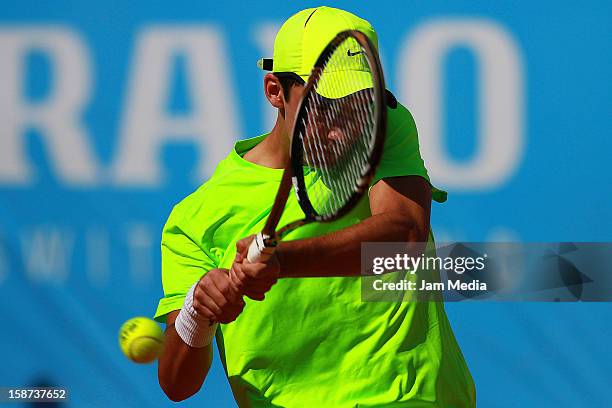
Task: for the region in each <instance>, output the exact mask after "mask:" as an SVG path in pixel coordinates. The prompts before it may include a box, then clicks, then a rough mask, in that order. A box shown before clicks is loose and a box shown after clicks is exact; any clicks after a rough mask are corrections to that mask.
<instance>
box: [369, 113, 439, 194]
mask: <svg viewBox="0 0 612 408" xmlns="http://www.w3.org/2000/svg"><path fill="white" fill-rule="evenodd" d="M387 114H388V116H387V134H386V137H385V144H384V148H383V154H382V158H381V161H380V164H379V165H378V168H377V169H376V173H375V175H374V179H373V180H372V185H374V184H376V183H377V182H378V181H380V180H381V179H383V178H387V177H401V176H420V177H423V178H424V179H425V180H427V181H428V182H429V183H430V185H431V182H430V180H429V175H428V173H427V169H426V168H425V163H424V162H423V158H422V157H421V152H420V149H419V138H418V134H417V129H416V125H415V123H414V119H413V118H412V114H410V112H409V111H408V109H406V108H405V107H404V106H402V105H401V104H399V103H398V104H397V107H396V108H395V109H393V108H389V109H388V111H387ZM431 192H432V197H433V199H434V200H435V201H438V202H444V201H446V192H445V191H442V190H438V189H437V188H435V187H433V185H432V187H431Z"/></svg>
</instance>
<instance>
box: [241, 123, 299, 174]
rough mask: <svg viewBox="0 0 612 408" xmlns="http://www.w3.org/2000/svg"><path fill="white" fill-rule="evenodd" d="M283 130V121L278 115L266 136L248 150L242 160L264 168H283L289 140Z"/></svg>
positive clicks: (287, 158)
mask: <svg viewBox="0 0 612 408" xmlns="http://www.w3.org/2000/svg"><path fill="white" fill-rule="evenodd" d="M284 129H285V123H284V120H283V118H282V117H281V116H280V115H279V117H278V119H277V120H276V124H275V125H274V128H273V129H272V130H271V131H270V133H269V134H268V136H266V138H265V139H264V140H263V141H261V142H260V143H259V144H258V145H257V146H255V147H254V148H252V149H251V150H249V151H248V152H247V153H246V154H245V155H244V159H245V160H248V161H250V162H251V163H255V164H257V165H260V166H264V167H270V168H273V169H282V168H284V167H285V165H286V164H287V161H288V160H289V138H288V137H287V135H286V133H285V131H284Z"/></svg>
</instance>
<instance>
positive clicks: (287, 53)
mask: <svg viewBox="0 0 612 408" xmlns="http://www.w3.org/2000/svg"><path fill="white" fill-rule="evenodd" d="M347 29H355V30H359V31H361V32H363V33H365V34H366V35H367V36H368V37H369V38H370V39H371V40H372V42H373V43H374V44H377V35H376V33H375V31H374V29H373V28H372V26H371V25H370V24H369V23H368V22H367V21H365V20H363V19H361V18H359V17H357V16H355V15H353V14H351V13H348V12H346V11H343V10H339V9H334V8H329V7H318V8H312V9H307V10H303V11H300V12H299V13H297V14H295V15H293V16H292V17H290V18H289V19H288V20H287V21H286V22H285V23H284V24H283V26H282V27H281V29H280V31H279V32H278V34H277V36H276V40H275V43H274V56H273V59H272V60H269V59H264V60H262V63H261V64H260V65H261V66H262V67H263V68H264V69H267V70H270V71H271V72H270V73H267V74H266V75H265V77H264V93H265V96H266V98H267V100H268V101H269V102H270V104H271V105H272V106H273V107H274V108H276V109H277V110H278V116H277V119H276V123H275V125H274V128H273V129H272V130H271V131H270V132H269V133H267V134H265V135H262V136H259V137H256V138H253V139H248V140H243V141H239V142H238V143H236V145H235V147H234V149H233V150H232V151H231V152H230V153H229V155H228V156H227V157H226V158H225V159H224V160H222V161H221V162H220V163H219V165H218V166H217V168H216V170H215V172H214V174H213V175H212V177H211V178H210V179H209V180H208V181H207V182H206V183H204V184H203V185H202V186H201V187H200V188H199V189H198V190H196V191H195V192H194V193H193V194H191V195H190V196H188V197H187V198H185V199H184V200H183V201H181V202H180V203H179V204H178V205H176V206H175V207H174V209H173V211H172V213H171V214H170V216H169V218H168V221H167V223H166V225H165V227H164V229H163V235H162V282H163V288H164V296H163V298H162V299H161V300H160V302H159V306H158V309H157V312H156V319H157V320H159V321H160V322H166V323H167V330H166V347H165V351H164V353H163V354H162V356H161V357H160V360H159V382H160V385H161V387H162V389H163V390H164V392H165V393H166V394H167V395H168V397H169V398H170V399H172V400H173V401H180V400H184V399H186V398H188V397H190V396H192V395H194V394H195V393H196V392H198V390H199V389H200V387H201V386H202V384H203V382H204V379H205V378H206V375H207V373H208V371H209V369H210V367H211V363H212V359H213V351H212V340H213V339H214V338H215V335H216V341H217V345H218V348H219V354H220V356H219V357H220V358H221V360H222V362H223V365H224V367H225V371H226V374H227V377H228V379H229V383H230V385H231V388H232V391H233V393H234V397H235V399H236V401H237V403H238V405H239V406H241V407H357V406H359V407H399V406H408V407H473V406H475V389H474V384H473V381H472V378H471V375H470V372H469V370H468V368H467V366H466V363H465V361H464V358H463V356H462V353H461V351H460V349H459V346H458V345H457V342H456V341H455V338H454V335H453V333H452V330H451V327H450V324H449V322H448V319H447V317H446V314H445V312H444V307H443V304H442V303H439V302H403V303H402V302H362V301H361V292H360V278H359V274H360V265H359V264H360V245H361V242H366V241H415V242H425V241H428V240H430V241H431V240H433V237H432V233H431V231H430V227H429V225H430V222H429V215H430V205H431V200H432V197H433V199H434V200H436V201H439V202H442V201H444V200H445V199H446V197H445V193H444V192H442V191H440V190H437V189H435V188H433V187H432V185H431V184H430V181H429V177H428V175H427V170H426V169H425V166H424V163H423V160H422V159H421V156H420V152H419V145H418V139H417V131H416V127H415V123H414V121H413V118H412V116H411V115H410V113H409V112H408V110H407V109H406V108H405V107H403V106H402V105H401V104H400V103H398V102H397V100H396V99H395V98H394V97H393V95H392V94H391V93H388V95H387V96H388V130H387V135H386V141H385V147H384V152H383V157H382V161H381V164H380V166H379V168H378V170H377V173H376V176H375V178H374V180H373V182H372V186H371V188H370V191H369V195H368V196H367V197H364V199H363V200H362V202H361V203H360V204H359V205H358V206H357V208H356V209H354V210H353V211H352V212H350V213H349V214H348V215H347V216H345V217H343V218H342V219H341V220H339V221H336V222H333V223H328V224H318V223H315V224H310V225H307V226H305V227H303V228H298V229H297V230H295V231H293V232H291V233H290V234H289V235H288V236H287V237H286V238H285V239H284V240H283V241H282V242H281V243H280V244H279V246H278V247H277V250H276V252H275V255H274V256H272V257H271V258H270V259H269V260H268V261H266V262H263V263H262V262H260V263H252V264H248V263H245V262H242V260H243V259H244V257H245V255H246V248H247V247H248V244H249V243H250V240H251V239H252V234H255V233H257V232H259V231H260V230H261V228H262V226H263V223H264V222H265V220H266V218H267V216H268V214H269V212H270V208H271V206H272V203H273V201H274V196H275V194H276V191H277V188H278V185H279V181H280V178H281V175H282V172H283V167H284V165H285V163H286V161H287V159H288V156H289V143H290V137H291V129H292V120H293V118H294V117H295V114H296V110H297V105H298V102H299V99H300V95H301V92H302V89H303V85H304V81H305V80H306V79H307V78H308V75H309V74H310V70H311V68H312V66H313V64H314V62H315V61H316V59H317V57H318V55H319V54H320V53H321V51H322V50H323V48H324V47H325V46H326V45H327V44H328V42H329V41H330V40H331V39H332V38H333V37H334V36H335V35H336V34H337V33H339V32H340V31H344V30H347ZM231 136H232V135H219V137H231ZM302 216H303V215H302V213H301V210H300V208H299V205H298V204H297V202H296V200H295V198H294V197H290V199H289V202H288V204H287V207H286V208H285V211H284V213H283V219H282V220H281V222H280V224H281V225H283V224H284V223H287V222H290V221H293V220H297V219H300V218H302ZM232 265H233V267H234V271H235V272H236V278H237V280H236V279H234V280H232V279H230V277H229V275H228V269H229V268H231V267H232ZM243 295H246V296H244V297H243ZM211 321H214V322H219V325H217V324H211V323H210V322H211ZM208 392H213V391H212V390H209V391H208Z"/></svg>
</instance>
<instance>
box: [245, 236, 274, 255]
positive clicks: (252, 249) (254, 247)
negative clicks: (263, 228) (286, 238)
mask: <svg viewBox="0 0 612 408" xmlns="http://www.w3.org/2000/svg"><path fill="white" fill-rule="evenodd" d="M269 238H270V237H269V236H268V235H264V234H262V233H261V232H260V233H259V234H257V235H256V236H255V239H254V240H253V241H252V242H251V245H249V252H248V253H247V261H249V262H265V261H267V260H268V259H270V257H271V256H272V254H273V253H274V249H275V248H276V246H275V245H274V246H271V245H267V246H266V240H268V239H269Z"/></svg>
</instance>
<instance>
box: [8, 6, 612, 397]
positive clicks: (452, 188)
mask: <svg viewBox="0 0 612 408" xmlns="http://www.w3.org/2000/svg"><path fill="white" fill-rule="evenodd" d="M314 5H316V4H314ZM310 6H313V4H312V3H310V2H303V1H293V2H278V1H277V2H267V1H260V2H242V3H240V2H238V3H237V2H206V1H197V2H196V1H184V0H176V1H173V2H147V1H142V0H133V1H130V2H119V1H103V2H93V1H56V0H49V1H45V2H36V1H31V0H22V1H19V2H15V1H13V2H9V1H7V0H3V1H2V7H1V8H0V9H1V10H2V11H1V12H0V294H1V295H0V317H1V319H2V321H1V323H2V327H3V329H2V340H0V344H1V345H2V349H3V352H4V358H3V364H2V368H1V369H0V386H20V387H23V386H28V385H41V386H62V387H66V388H68V389H69V391H70V393H69V395H70V401H69V402H68V403H67V406H74V407H90V406H91V407H106V406H121V407H128V406H130V407H131V406H134V407H141V406H166V405H169V404H170V403H169V402H168V400H167V398H166V397H165V396H164V395H163V392H162V391H161V390H160V388H159V386H158V384H157V378H156V367H155V365H150V366H138V365H134V364H132V363H130V362H129V361H128V360H127V359H126V358H125V357H124V356H123V355H122V354H121V352H120V350H119V347H118V341H117V331H118V329H119V327H120V326H121V324H122V323H123V321H125V320H127V319H128V318H130V317H132V316H137V315H146V316H151V315H152V314H153V312H154V310H155V308H156V306H157V302H158V299H159V298H160V297H161V296H162V289H161V280H160V259H159V257H160V254H159V240H160V233H161V227H162V225H163V224H164V222H165V219H166V217H167V216H168V214H169V212H170V210H171V208H172V206H173V205H174V204H176V203H177V202H178V201H180V200H181V199H182V198H183V197H184V196H186V195H187V194H189V193H190V192H191V191H193V190H194V189H195V188H197V186H198V185H199V184H201V183H202V182H203V181H205V180H206V178H207V177H208V176H209V175H210V174H211V172H212V171H213V169H214V167H215V165H216V163H217V162H218V160H219V159H221V158H222V157H224V156H225V155H226V154H227V152H228V151H229V149H231V147H232V144H233V143H234V142H235V141H236V140H239V139H242V138H246V137H252V136H256V135H259V134H263V133H265V132H266V131H268V130H269V129H270V128H271V126H272V124H273V121H274V119H275V116H274V115H275V111H274V109H272V108H271V107H270V106H269V105H268V104H267V101H266V100H265V98H264V96H263V92H262V77H263V74H262V72H261V71H260V70H258V69H257V67H256V61H257V59H259V58H260V57H267V56H271V53H272V43H273V40H274V36H275V33H276V30H277V29H278V27H279V26H280V24H281V23H282V21H283V20H284V19H286V18H287V17H289V16H290V15H291V14H293V13H294V12H297V11H298V10H300V9H302V8H305V7H310ZM333 6H336V7H340V8H344V9H347V10H349V11H351V12H354V13H355V14H357V15H360V16H362V17H364V18H366V19H367V20H369V21H370V22H371V23H372V24H373V25H374V27H375V28H376V29H377V31H378V34H379V39H380V49H381V56H382V60H383V66H384V69H385V75H386V79H387V83H388V86H389V88H390V89H391V90H392V91H393V92H394V94H395V95H396V96H397V97H398V99H399V100H400V101H402V102H403V103H404V104H405V105H407V106H408V107H409V108H410V110H411V111H412V112H413V113H414V116H415V120H416V123H417V127H418V129H419V134H420V140H421V148H422V154H423V156H424V159H425V162H426V165H427V167H428V169H429V171H430V176H431V178H432V181H433V182H434V183H435V184H436V185H438V186H439V187H441V188H444V189H446V190H448V192H449V200H448V202H447V203H444V204H437V205H435V206H434V209H433V215H432V224H433V228H434V231H435V233H436V236H437V238H438V240H439V241H443V242H453V241H479V242H487V241H516V242H521V241H540V242H558V241H572V242H576V241H612V217H610V205H609V203H610V201H611V200H612V187H611V186H612V172H611V171H610V170H609V166H608V164H609V163H608V162H609V161H610V152H611V151H612V138H610V137H609V136H610V131H611V130H612V129H611V128H610V112H612V105H611V98H610V72H612V57H611V55H612V54H611V53H610V45H609V38H610V27H611V25H612V6H611V3H610V2H604V1H594V0H588V1H584V2H581V3H575V2H569V1H565V2H563V1H562V2H552V1H541V2H528V1H523V2H518V3H517V2H490V1H484V0H475V1H474V0H471V1H464V0H452V1H445V2H441V1H429V2H419V1H417V2H404V1H387V0H381V1H377V2H376V3H375V4H374V3H373V2H354V1H338V2H334V4H333ZM447 310H448V312H449V316H450V319H451V323H452V325H453V328H454V330H455V332H456V335H457V338H458V341H459V343H460V345H461V347H462V349H463V351H464V354H465V357H466V359H467V361H468V364H469V365H470V369H471V370H472V373H473V376H474V379H475V382H476V386H477V394H478V401H479V406H482V407H515V406H525V407H527V406H528V407H543V406H558V407H561V406H568V407H569V406H572V407H577V406H584V407H599V406H609V405H610V403H609V401H608V398H607V394H608V392H607V390H608V387H609V383H610V380H611V375H610V373H611V372H612V357H611V356H610V353H609V349H608V347H607V345H608V343H609V341H610V338H611V336H612V326H611V325H610V324H609V323H607V322H609V319H610V317H609V316H610V313H611V312H612V307H611V306H610V304H609V303H598V304H584V303H571V304H567V303H565V304H559V303H549V304H529V303H522V304H517V303H477V304H468V303H465V302H461V303H454V304H449V305H447ZM373 381H375V379H373ZM233 404H234V402H233V399H232V397H231V393H230V390H229V386H228V385H227V380H226V379H225V377H224V373H223V369H222V367H221V365H220V363H219V360H218V358H217V359H216V361H215V366H214V368H213V372H212V374H211V375H210V376H209V378H208V379H207V380H206V383H205V385H204V387H203V390H202V392H200V394H198V395H197V396H195V397H194V398H192V399H190V400H189V401H187V402H185V403H183V404H182V405H184V406H233Z"/></svg>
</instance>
